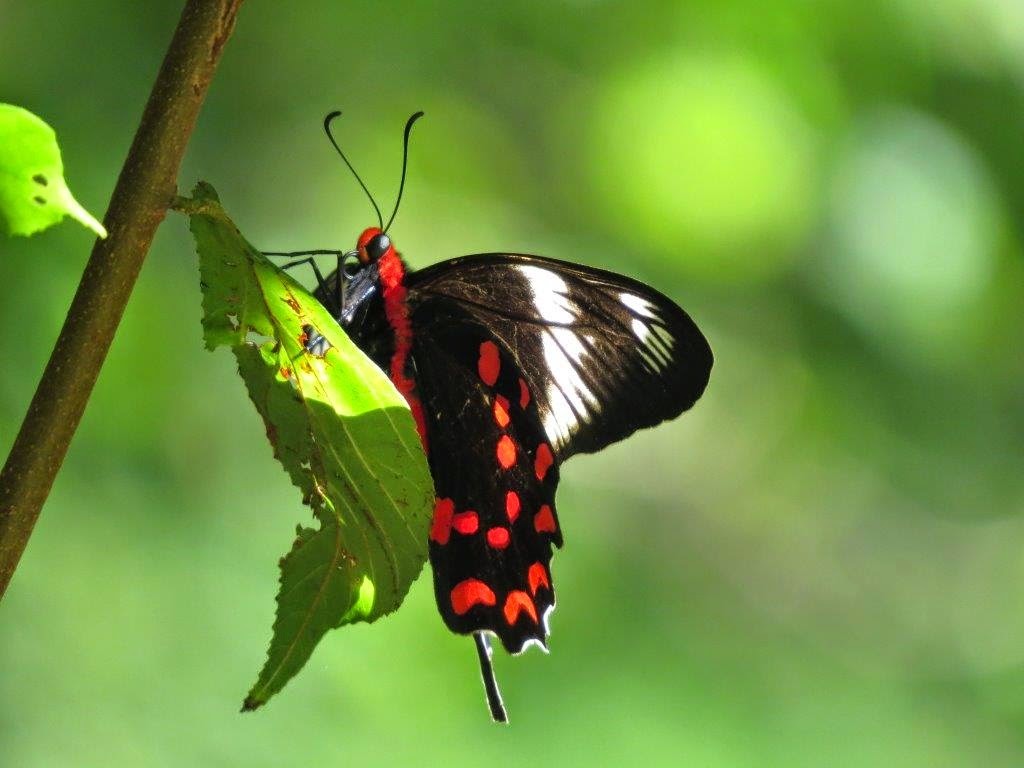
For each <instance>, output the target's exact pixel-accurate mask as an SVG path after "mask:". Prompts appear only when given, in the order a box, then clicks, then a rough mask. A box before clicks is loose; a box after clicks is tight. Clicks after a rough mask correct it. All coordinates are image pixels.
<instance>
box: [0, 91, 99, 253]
mask: <svg viewBox="0 0 1024 768" xmlns="http://www.w3.org/2000/svg"><path fill="white" fill-rule="evenodd" d="M65 216H71V217H72V218H73V219H77V220H78V221H79V222H81V223H82V224H84V225H85V226H86V227H88V228H89V229H91V230H92V231H93V232H95V233H96V234H97V235H99V236H100V237H106V236H107V230H106V229H104V228H103V225H102V224H100V223H99V222H98V221H96V219H95V218H93V216H92V214H90V213H89V212H88V211H87V210H85V208H83V207H82V206H81V205H79V203H78V201H77V200H75V198H74V197H73V196H72V195H71V190H70V189H68V185H67V183H66V182H65V181H64V164H63V163H62V162H61V159H60V147H58V146H57V136H56V134H54V132H53V129H52V128H51V127H50V126H48V125H47V124H46V123H44V122H43V121H42V120H40V119H39V118H38V117H36V116H35V115H33V114H32V113H31V112H29V111H28V110H26V109H22V108H21V107H16V106H14V105H13V104H0V220H3V221H5V222H6V224H7V229H8V231H9V232H10V233H11V234H12V235H25V236H28V235H34V234H35V233H36V232H39V231H40V230H43V229H46V228H47V227H52V226H53V225H54V224H56V223H58V222H59V221H60V220H61V219H63V218H64V217H65Z"/></svg>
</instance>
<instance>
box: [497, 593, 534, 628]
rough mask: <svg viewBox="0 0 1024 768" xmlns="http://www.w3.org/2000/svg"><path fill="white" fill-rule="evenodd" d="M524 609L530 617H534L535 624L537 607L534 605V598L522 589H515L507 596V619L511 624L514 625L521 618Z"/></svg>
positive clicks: (505, 610)
mask: <svg viewBox="0 0 1024 768" xmlns="http://www.w3.org/2000/svg"><path fill="white" fill-rule="evenodd" d="M523 611H526V613H527V614H528V615H529V616H530V618H531V619H533V623H534V624H536V623H537V608H536V606H534V604H533V600H531V599H530V596H529V595H528V594H526V593H525V592H523V591H522V590H521V589H514V590H512V591H511V592H509V593H508V597H506V598H505V609H504V612H505V621H507V622H508V624H509V626H512V625H514V624H515V623H516V622H517V621H518V620H519V614H520V613H522V612H523Z"/></svg>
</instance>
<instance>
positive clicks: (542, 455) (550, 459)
mask: <svg viewBox="0 0 1024 768" xmlns="http://www.w3.org/2000/svg"><path fill="white" fill-rule="evenodd" d="M554 463H555V457H554V456H552V455H551V448H549V447H548V444H547V443H541V444H540V445H538V446H537V458H536V459H535V460H534V462H533V471H534V472H535V473H536V474H537V479H538V480H543V479H544V476H545V475H546V474H547V473H548V470H549V469H551V465H552V464H554Z"/></svg>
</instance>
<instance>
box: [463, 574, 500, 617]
mask: <svg viewBox="0 0 1024 768" xmlns="http://www.w3.org/2000/svg"><path fill="white" fill-rule="evenodd" d="M451 599H452V610H453V611H455V613H457V614H458V615H459V616H462V615H463V614H465V613H466V612H467V611H469V609H470V608H472V607H473V606H475V605H495V604H496V603H497V598H496V597H495V596H494V590H492V589H491V588H490V587H488V586H487V585H486V584H484V583H483V582H482V581H480V579H466V580H465V581H460V582H459V583H458V584H456V585H455V586H454V587H453V588H452V593H451ZM506 615H507V611H506Z"/></svg>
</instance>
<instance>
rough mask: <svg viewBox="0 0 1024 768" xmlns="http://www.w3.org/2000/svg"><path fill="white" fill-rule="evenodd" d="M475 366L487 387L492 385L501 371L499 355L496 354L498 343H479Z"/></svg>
mask: <svg viewBox="0 0 1024 768" xmlns="http://www.w3.org/2000/svg"><path fill="white" fill-rule="evenodd" d="M476 368H477V371H478V372H479V373H480V380H481V381H483V383H484V384H486V385H487V386H488V387H493V386H494V383H495V382H496V381H497V380H498V373H499V372H500V371H501V356H500V355H499V354H498V345H497V344H495V343H494V342H493V341H485V342H484V343H483V344H481V345H480V359H479V360H478V361H477V364H476Z"/></svg>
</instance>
